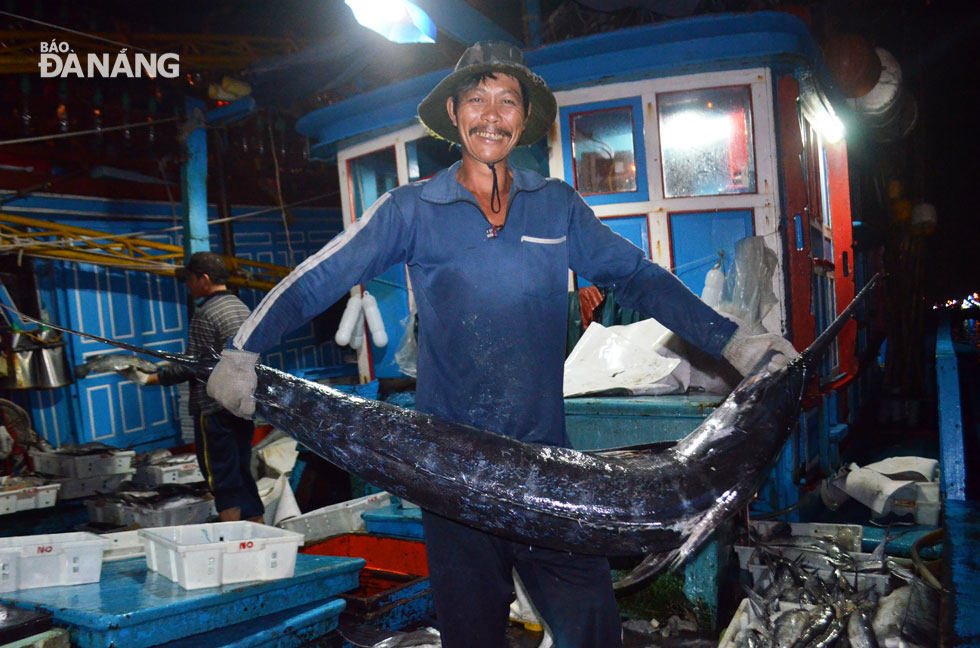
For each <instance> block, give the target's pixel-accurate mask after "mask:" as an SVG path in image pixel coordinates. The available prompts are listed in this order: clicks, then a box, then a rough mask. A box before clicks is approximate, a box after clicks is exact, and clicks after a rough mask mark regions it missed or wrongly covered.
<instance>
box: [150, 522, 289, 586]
mask: <svg viewBox="0 0 980 648" xmlns="http://www.w3.org/2000/svg"><path fill="white" fill-rule="evenodd" d="M139 535H140V537H141V538H142V539H143V543H144V546H145V548H146V564H147V567H149V568H150V569H151V570H153V571H155V572H157V573H159V574H160V575H162V576H164V577H166V578H168V579H170V580H172V581H174V582H175V583H178V584H179V585H180V586H181V587H183V588H184V589H199V588H202V587H217V586H219V585H225V584H228V583H243V582H247V581H265V580H276V579H279V578H289V577H290V576H292V575H293V570H294V569H295V567H296V552H297V550H298V549H299V546H300V545H301V544H303V535H302V534H301V533H293V532H292V531H286V530H284V529H276V528H274V527H269V526H265V525H262V524H256V523H254V522H215V523H211V524H189V525H185V526H174V527H160V528H156V529H139Z"/></svg>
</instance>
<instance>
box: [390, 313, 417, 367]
mask: <svg viewBox="0 0 980 648" xmlns="http://www.w3.org/2000/svg"><path fill="white" fill-rule="evenodd" d="M415 319H416V318H415V313H411V312H410V313H409V314H408V317H406V318H404V319H403V320H401V322H400V324H401V325H402V326H403V327H404V328H405V333H404V334H403V335H402V339H401V342H399V343H398V350H397V351H396V352H395V363H396V364H397V365H398V370H399V371H401V372H402V373H403V374H405V375H406V376H411V377H412V378H415V375H416V374H417V373H418V370H417V367H416V365H417V363H418V359H419V346H418V341H417V340H416V339H415Z"/></svg>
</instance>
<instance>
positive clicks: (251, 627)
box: [159, 599, 345, 648]
mask: <svg viewBox="0 0 980 648" xmlns="http://www.w3.org/2000/svg"><path fill="white" fill-rule="evenodd" d="M344 607H345V603H344V601H343V600H342V599H331V600H328V601H318V602H316V603H311V604H307V605H301V606H299V607H296V608H292V609H289V610H283V611H282V612H277V613H275V614H267V615H266V616H263V617H259V618H257V619H251V620H249V621H244V622H242V623H237V624H235V625H232V626H226V627H224V628H219V629H218V630H213V631H211V632H208V633H207V634H202V635H194V636H191V637H186V638H184V639H178V640H177V641H171V642H169V643H166V644H163V645H162V646H159V648H200V647H201V646H208V647H209V648H301V647H304V646H310V645H312V644H313V642H315V641H317V640H318V639H320V638H322V637H324V636H325V635H327V634H329V633H330V632H332V631H333V630H334V629H335V628H336V627H337V623H338V621H339V619H340V613H341V612H342V611H343V610H344Z"/></svg>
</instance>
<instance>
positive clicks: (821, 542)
mask: <svg viewBox="0 0 980 648" xmlns="http://www.w3.org/2000/svg"><path fill="white" fill-rule="evenodd" d="M887 541H888V537H887V536H886V538H885V540H883V541H882V542H881V544H879V546H878V547H877V548H876V549H875V550H874V552H872V553H871V554H853V553H850V552H848V551H845V550H844V549H843V548H842V547H841V546H840V544H839V543H837V542H835V541H834V539H833V538H830V537H806V536H799V537H788V538H780V539H779V542H780V543H781V544H783V543H785V545H788V546H777V545H775V544H768V542H770V541H769V540H761V539H757V540H756V546H757V549H756V553H755V554H754V556H753V557H755V556H756V555H757V556H759V557H761V559H762V561H763V562H764V564H765V565H767V569H766V573H765V575H764V576H763V577H762V578H757V580H756V583H755V586H754V587H753V588H752V589H748V588H746V591H747V594H748V597H749V598H748V603H747V605H744V604H743V609H744V610H745V618H743V619H741V620H740V623H739V627H738V628H737V632H736V634H735V636H734V637H730V638H729V637H726V638H725V639H724V641H723V644H722V645H724V646H731V647H734V648H750V647H752V648H756V647H758V648H763V647H765V648H829V647H831V646H853V647H854V648H877V647H878V646H889V647H891V646H896V647H897V646H902V647H907V648H927V647H931V646H936V645H937V644H938V634H939V631H938V627H939V626H938V623H939V592H938V591H936V590H935V589H933V588H932V587H931V586H930V585H928V584H927V583H926V582H925V581H923V580H922V579H920V578H918V577H917V576H916V575H915V574H914V573H913V572H912V571H910V570H909V569H907V568H906V567H904V566H903V565H901V564H900V563H899V562H897V561H896V560H894V559H893V558H890V557H888V556H887V555H886V554H885V546H886V544H887ZM789 556H794V557H789ZM873 577H877V578H873ZM893 585H898V586H897V587H893Z"/></svg>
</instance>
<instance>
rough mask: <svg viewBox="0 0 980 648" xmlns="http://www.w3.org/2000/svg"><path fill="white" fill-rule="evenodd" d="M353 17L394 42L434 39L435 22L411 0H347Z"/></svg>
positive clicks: (345, 1) (424, 41) (428, 41)
mask: <svg viewBox="0 0 980 648" xmlns="http://www.w3.org/2000/svg"><path fill="white" fill-rule="evenodd" d="M344 4H346V5H347V6H348V7H350V8H351V11H353V12H354V18H355V19H356V20H357V22H359V23H360V24H361V25H363V26H364V27H367V28H368V29H370V30H372V31H375V32H377V33H379V34H381V35H382V36H384V37H385V38H387V39H388V40H390V41H391V42H393V43H434V42H436V25H435V23H434V22H432V19H431V18H429V16H428V14H426V13H425V12H424V11H422V10H421V9H420V8H418V7H417V6H415V5H414V4H412V3H411V2H408V0H344Z"/></svg>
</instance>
